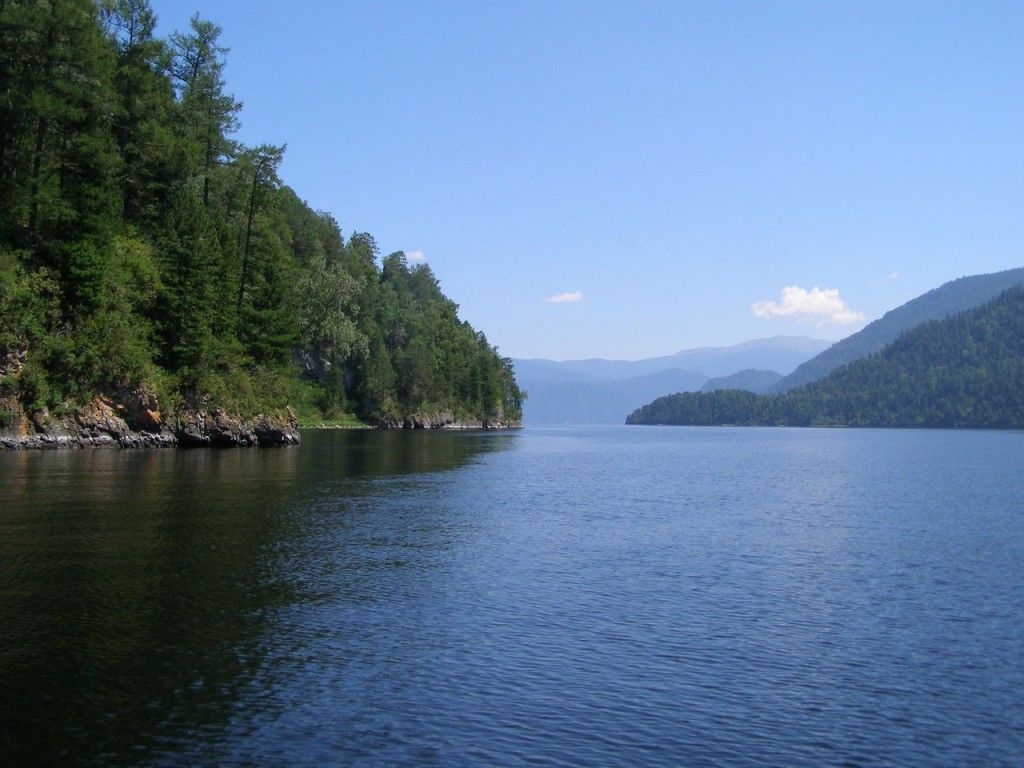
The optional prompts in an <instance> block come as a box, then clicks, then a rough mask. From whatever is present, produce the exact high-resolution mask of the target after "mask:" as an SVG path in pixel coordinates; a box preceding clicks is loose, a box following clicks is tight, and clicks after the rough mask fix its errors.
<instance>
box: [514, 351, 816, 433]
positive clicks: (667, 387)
mask: <svg viewBox="0 0 1024 768" xmlns="http://www.w3.org/2000/svg"><path fill="white" fill-rule="evenodd" d="M829 344H830V342H828V341H824V340H822V339H811V338H807V337H803V336H775V337H773V338H768V339H755V340H753V341H747V342H744V343H742V344H735V345H732V346H727V347H700V348H697V349H687V350H683V351H682V352H677V353H676V354H674V355H665V356H662V357H653V358H648V359H645V360H604V359H600V358H591V359H586V360H565V361H555V360H543V359H520V360H513V364H514V367H515V372H516V379H517V381H518V382H519V386H520V387H522V388H523V389H525V390H526V392H527V394H528V398H527V400H526V403H525V405H524V408H523V418H524V421H525V423H526V424H527V425H530V424H621V423H622V419H623V418H624V417H625V415H626V414H627V413H630V412H631V411H632V410H633V409H635V408H638V407H639V406H641V405H643V404H644V403H646V402H650V401H651V400H652V399H653V398H655V397H658V396H660V395H665V394H669V393H672V392H685V391H693V390H699V389H701V388H702V387H704V386H705V385H706V384H707V383H708V382H709V381H715V380H716V379H717V378H719V377H724V376H730V377H732V376H735V377H737V378H735V379H733V380H732V381H733V384H732V386H740V385H742V386H757V387H758V391H761V388H762V387H764V386H768V385H769V384H771V383H773V382H774V381H775V380H777V379H778V378H780V377H781V375H782V374H788V373H790V372H791V371H793V369H794V368H796V367H797V366H798V365H800V363H802V362H804V361H805V360H808V359H809V358H811V357H813V356H814V355H816V354H818V353H820V352H821V351H823V350H824V349H826V348H827V347H828V346H829ZM775 371H778V373H774V372H775Z"/></svg>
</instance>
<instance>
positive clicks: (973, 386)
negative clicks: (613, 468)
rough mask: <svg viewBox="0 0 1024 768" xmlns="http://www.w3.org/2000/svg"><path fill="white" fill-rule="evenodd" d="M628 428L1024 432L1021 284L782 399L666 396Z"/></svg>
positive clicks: (726, 393)
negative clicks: (815, 428) (757, 426)
mask: <svg viewBox="0 0 1024 768" xmlns="http://www.w3.org/2000/svg"><path fill="white" fill-rule="evenodd" d="M627 423H628V424H678V425H721V424H732V425H773V426H856V427H978V428H983V427H984V428H1013V429H1021V428H1024V286H1019V287H1017V288H1011V289H1010V290H1008V291H1006V292H1004V293H1003V294H1002V295H1000V296H999V297H998V298H996V299H995V300H993V301H990V302H989V303H987V304H984V305H982V306H980V307H978V308H976V309H973V310H969V311H967V312H963V313H960V314H957V315H953V316H952V317H948V318H946V319H945V320H931V321H929V322H926V323H923V324H922V325H919V326H918V327H916V328H914V329H912V330H909V331H907V332H905V333H904V334H903V335H902V336H900V337H899V338H898V339H897V340H896V341H895V342H893V343H892V344H890V345H888V346H887V347H885V348H884V349H883V350H882V351H881V352H879V353H877V354H873V355H868V356H867V357H863V358H860V359H858V360H855V361H853V362H851V363H848V364H846V365H844V366H842V367H840V368H838V369H836V370H835V371H834V372H833V373H832V374H831V375H829V376H827V377H826V378H824V379H822V380H820V381H816V382H813V383H811V384H805V385H803V386H801V387H797V388H795V389H792V390H790V391H789V392H786V393H784V394H779V395H755V394H753V393H752V392H745V391H740V390H721V391H717V392H701V393H689V392H686V393H680V394H676V395H669V396H667V397H661V398H658V399H657V400H655V401H654V402H652V403H650V404H649V405H645V406H643V407H642V408H639V409H637V410H636V411H634V412H633V413H632V414H630V415H629V417H628V418H627Z"/></svg>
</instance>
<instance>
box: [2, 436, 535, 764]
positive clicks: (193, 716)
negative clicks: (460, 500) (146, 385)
mask: <svg viewBox="0 0 1024 768" xmlns="http://www.w3.org/2000/svg"><path fill="white" fill-rule="evenodd" d="M303 437H304V444H303V446H301V447H299V448H284V449H278V450H269V449H262V450H257V449H233V450H207V449H197V450H188V451H168V450H160V451H118V450H106V449H96V450H88V451H78V452H42V453H31V452H21V453H9V454H0V499H2V501H3V503H2V505H0V683H2V686H3V696H2V697H0V758H2V762H3V763H4V764H5V765H28V764H71V763H75V764H125V763H140V764H149V763H151V762H153V761H154V760H155V759H156V758H159V756H160V755H165V756H166V755H167V754H168V753H169V752H170V753H173V752H174V751H175V748H176V747H175V745H176V744H177V743H178V742H179V739H180V737H181V735H182V734H186V733H187V734H189V738H190V740H191V741H192V742H193V743H195V744H198V745H201V746H200V747H198V748H197V749H198V751H197V752H196V753H195V754H193V755H191V758H192V759H195V760H199V761H207V760H214V761H216V760H217V759H218V758H219V757H223V756H222V755H220V756H219V755H217V753H216V751H215V750H216V743H217V735H218V733H220V732H221V731H222V729H223V728H224V726H225V724H227V723H228V722H229V721H231V720H232V718H234V717H236V716H237V714H238V713H236V712H235V711H234V710H235V706H236V702H237V701H238V700H239V698H240V697H241V695H242V692H243V690H245V689H247V688H251V685H252V682H253V680H255V679H256V678H257V677H261V678H265V677H266V676H267V675H268V670H267V669H266V667H267V666H268V664H271V663H272V660H271V659H268V654H271V653H272V652H273V647H274V643H273V639H272V638H271V637H268V634H269V633H271V632H272V627H273V624H274V621H275V620H276V617H277V616H278V614H279V612H280V611H281V610H282V609H284V608H286V607H287V606H289V605H291V604H293V603H295V602H296V601H297V600H299V599H300V593H301V592H302V590H303V589H304V587H303V585H302V584H301V583H300V582H299V581H297V580H296V579H295V578H293V576H292V574H293V572H294V571H293V568H292V565H293V564H294V563H293V562H292V561H293V559H294V558H295V556H296V555H295V552H296V546H294V545H293V542H295V541H299V540H302V539H303V538H304V537H306V536H308V535H309V531H308V528H309V514H310V512H309V510H310V509H311V508H312V507H314V506H315V504H316V503H317V500H322V499H324V498H332V499H338V498H345V497H352V498H362V499H367V498H369V499H370V500H371V501H372V498H373V496H374V494H379V493H383V492H385V488H384V487H383V486H381V481H382V480H385V481H386V479H387V478H389V477H393V476H402V475H404V476H413V475H417V474H419V473H435V472H444V471H449V470H454V469H457V468H459V467H461V466H464V465H466V464H468V463H471V462H474V461H477V460H478V459H479V458H480V457H481V456H482V455H483V454H485V453H487V452H490V451H496V450H503V449H505V448H507V447H509V446H511V445H512V444H513V441H514V440H515V439H516V436H515V435H507V434H506V435H498V434H477V433H465V434H452V433H391V432H375V431H353V432H345V431H337V432H307V433H305V434H304V436H303ZM298 548H299V549H301V546H300V547H298ZM157 761H158V760H157Z"/></svg>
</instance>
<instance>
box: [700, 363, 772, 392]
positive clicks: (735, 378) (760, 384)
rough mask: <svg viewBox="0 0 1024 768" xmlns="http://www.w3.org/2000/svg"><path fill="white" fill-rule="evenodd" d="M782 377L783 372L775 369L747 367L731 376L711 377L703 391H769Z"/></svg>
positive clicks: (702, 388)
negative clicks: (762, 369) (765, 369)
mask: <svg viewBox="0 0 1024 768" xmlns="http://www.w3.org/2000/svg"><path fill="white" fill-rule="evenodd" d="M781 378H782V375H781V374H778V373H776V372H775V371H759V370H757V369H756V368H747V369H746V370H745V371H738V372H737V373H733V374H731V375H729V376H719V377H718V378H714V379H710V380H709V381H707V382H706V383H705V384H704V386H703V387H701V391H702V392H714V391H716V390H719V389H743V390H746V391H747V392H754V393H756V394H761V393H762V392H767V391H768V388H769V387H771V386H772V385H773V384H775V383H776V382H777V381H779V380H780V379H781Z"/></svg>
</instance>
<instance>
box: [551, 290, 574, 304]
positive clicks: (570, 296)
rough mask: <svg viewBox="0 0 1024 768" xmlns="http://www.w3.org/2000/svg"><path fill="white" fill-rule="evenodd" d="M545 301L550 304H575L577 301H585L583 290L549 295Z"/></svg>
mask: <svg viewBox="0 0 1024 768" xmlns="http://www.w3.org/2000/svg"><path fill="white" fill-rule="evenodd" d="M544 301H545V302H547V303H548V304H575V303H576V302H577V301H583V291H566V292H565V293H556V294H555V295H554V296H548V297H547V298H546V299H544Z"/></svg>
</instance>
